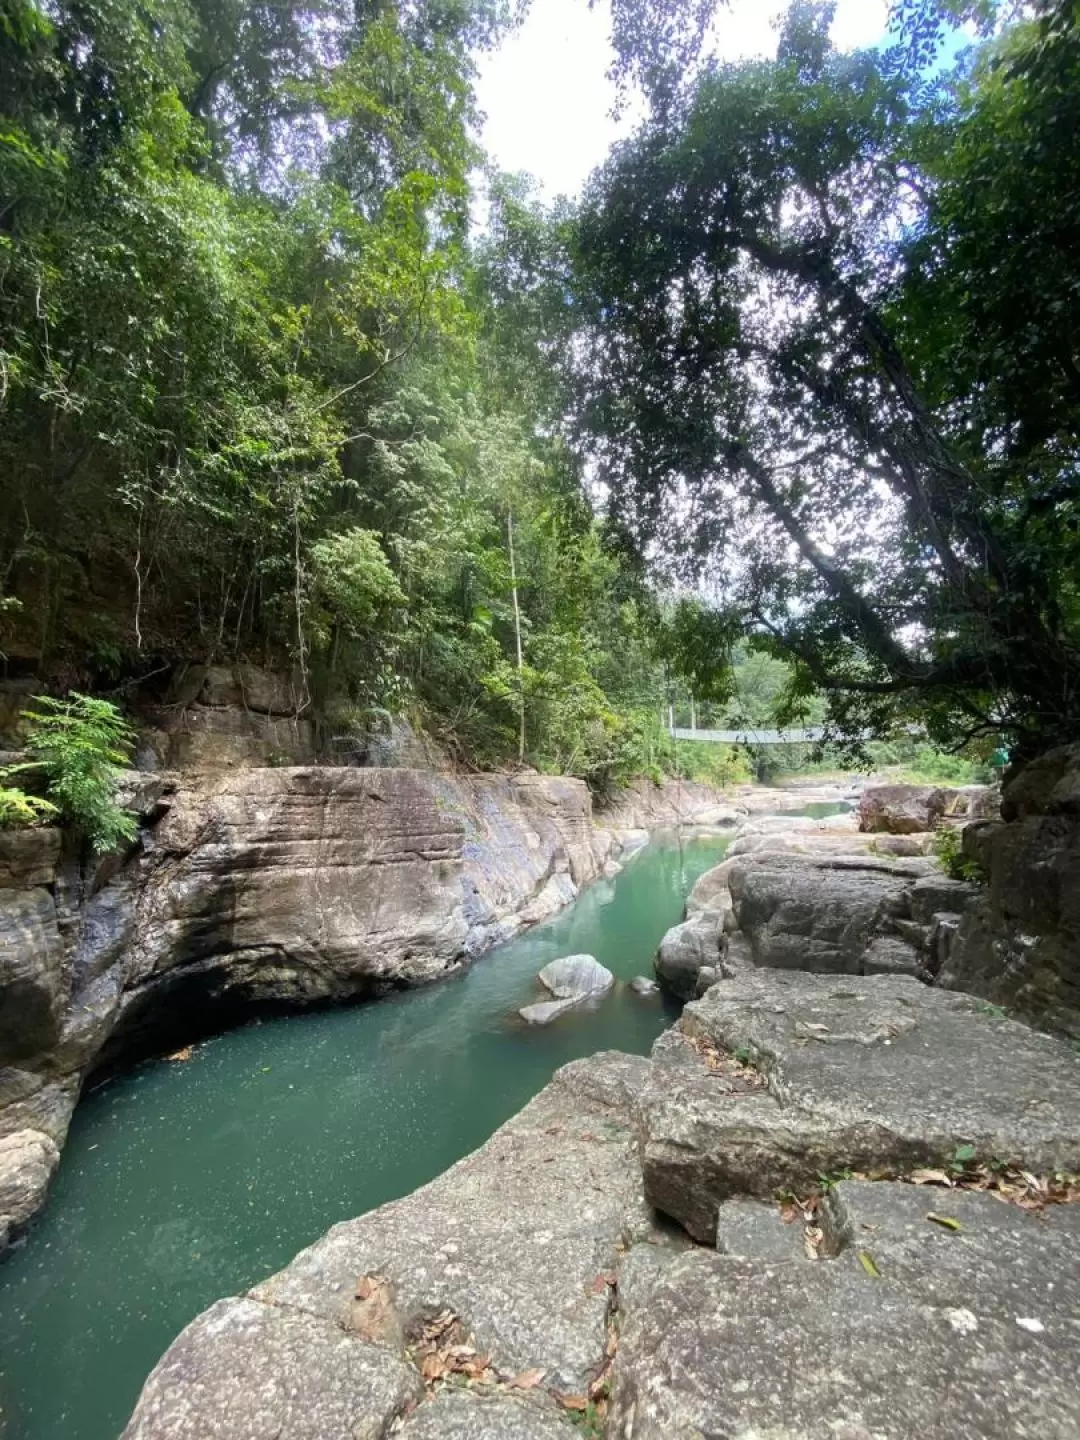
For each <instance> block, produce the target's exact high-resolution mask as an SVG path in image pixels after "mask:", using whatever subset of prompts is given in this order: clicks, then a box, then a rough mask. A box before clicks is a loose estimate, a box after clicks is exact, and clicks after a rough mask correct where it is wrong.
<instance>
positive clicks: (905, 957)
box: [861, 935, 927, 977]
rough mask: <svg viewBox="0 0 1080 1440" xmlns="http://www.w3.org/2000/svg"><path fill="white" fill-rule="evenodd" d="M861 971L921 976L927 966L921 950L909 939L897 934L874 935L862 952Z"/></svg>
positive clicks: (869, 973) (925, 971)
mask: <svg viewBox="0 0 1080 1440" xmlns="http://www.w3.org/2000/svg"><path fill="white" fill-rule="evenodd" d="M861 973H862V974H863V975H917V976H920V977H923V976H925V975H926V974H927V968H926V961H925V957H924V955H923V952H922V950H921V949H919V948H917V947H916V946H915V945H913V944H912V943H911V941H910V940H908V939H905V938H903V937H902V936H899V935H875V936H873V938H872V939H871V940H870V943H869V944H868V945H867V947H866V950H865V952H864V954H863V959H862V966H861Z"/></svg>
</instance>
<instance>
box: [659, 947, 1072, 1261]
mask: <svg viewBox="0 0 1080 1440" xmlns="http://www.w3.org/2000/svg"><path fill="white" fill-rule="evenodd" d="M693 1037H704V1038H705V1039H706V1040H707V1041H708V1042H709V1043H710V1044H712V1045H715V1046H717V1047H719V1049H720V1050H721V1051H727V1052H738V1053H739V1054H740V1055H748V1056H750V1057H751V1058H752V1061H753V1064H754V1065H755V1066H756V1067H757V1068H758V1069H759V1070H760V1071H761V1073H762V1074H763V1076H764V1077H765V1079H766V1080H767V1088H766V1089H758V1090H751V1091H750V1092H748V1093H739V1092H738V1091H737V1090H736V1091H735V1092H734V1093H733V1092H732V1090H731V1088H730V1086H728V1085H727V1083H726V1082H725V1079H724V1077H723V1076H722V1075H720V1076H718V1075H717V1074H715V1073H713V1072H712V1071H711V1070H710V1069H709V1067H708V1065H707V1064H706V1062H705V1060H704V1059H703V1058H702V1056H701V1055H700V1054H699V1053H698V1051H697V1050H696V1049H695V1048H694V1047H693V1045H692V1044H691V1043H690V1042H691V1040H692V1039H693ZM1003 1057H1007V1058H1003ZM1078 1115H1080V1056H1076V1055H1075V1054H1073V1053H1072V1052H1071V1051H1070V1050H1069V1048H1068V1046H1066V1045H1065V1044H1063V1043H1062V1042H1060V1041H1056V1040H1054V1039H1052V1038H1050V1037H1049V1036H1046V1035H1042V1034H1039V1033H1038V1032H1036V1031H1033V1030H1029V1029H1028V1028H1027V1027H1026V1026H1024V1025H1020V1024H1017V1023H1015V1022H1012V1021H1007V1020H1002V1019H999V1018H997V1017H995V1016H993V1015H991V1014H987V1013H985V1009H980V1008H979V1004H978V1002H976V1001H973V1000H971V999H970V998H969V997H967V996H961V995H950V994H948V993H946V992H944V991H940V990H935V989H931V988H929V987H927V986H925V985H921V984H920V983H919V982H918V981H916V980H913V979H911V978H910V977H907V976H875V977H871V978H849V979H845V980H837V979H831V978H829V977H827V976H820V975H803V974H779V973H767V972H763V971H756V972H755V971H751V972H749V973H746V974H742V975H740V976H738V977H737V978H735V979H734V980H731V981H730V982H728V983H725V984H723V985H717V986H714V987H713V988H712V989H711V990H709V991H708V993H707V994H706V995H705V997H704V998H703V999H702V1000H699V1001H697V1002H695V1003H694V1004H692V1005H689V1006H688V1007H687V1009H686V1011H684V1014H683V1018H682V1020H681V1022H680V1029H679V1030H676V1031H670V1032H668V1034H667V1035H664V1036H661V1038H660V1040H659V1041H657V1044H656V1046H655V1048H654V1051H653V1064H652V1068H651V1071H650V1075H649V1080H648V1084H647V1086H646V1090H645V1093H644V1095H643V1098H642V1116H643V1121H642V1123H643V1127H644V1135H645V1140H646V1144H645V1153H644V1176H645V1195H646V1198H647V1199H648V1200H649V1202H650V1203H651V1204H653V1205H655V1206H656V1207H657V1208H658V1209H659V1210H661V1211H663V1212H664V1213H665V1214H667V1215H670V1216H671V1217H672V1218H673V1219H675V1220H678V1221H679V1222H680V1223H681V1224H682V1225H684V1226H685V1227H686V1229H687V1230H688V1231H689V1232H690V1234H691V1235H693V1236H694V1237H695V1238H696V1239H699V1240H703V1241H706V1242H710V1243H711V1242H712V1240H713V1238H714V1235H715V1227H716V1213H717V1207H718V1205H719V1204H720V1203H721V1202H722V1201H723V1200H726V1199H728V1198H730V1197H732V1196H735V1195H740V1194H745V1195H759V1196H767V1195H772V1194H773V1193H775V1192H776V1191H777V1190H779V1189H791V1190H794V1191H795V1192H796V1193H800V1192H801V1190H802V1189H803V1188H804V1187H806V1186H807V1185H809V1184H812V1183H813V1182H814V1180H815V1179H816V1177H817V1176H818V1175H823V1174H826V1175H827V1174H834V1173H836V1172H837V1171H842V1170H845V1169H856V1170H870V1171H873V1172H875V1173H877V1172H880V1171H884V1172H885V1173H893V1174H896V1173H901V1172H904V1171H906V1170H907V1169H910V1168H911V1167H915V1166H919V1165H933V1164H935V1163H936V1164H940V1163H942V1161H943V1160H946V1159H947V1158H948V1157H949V1156H950V1155H951V1154H952V1152H953V1151H954V1149H955V1148H956V1146H957V1145H960V1144H971V1145H973V1146H974V1147H975V1151H976V1154H977V1155H978V1156H979V1157H980V1158H981V1159H984V1160H987V1161H989V1160H991V1159H996V1160H1007V1161H1010V1162H1016V1163H1019V1164H1021V1165H1023V1166H1024V1168H1026V1169H1029V1170H1033V1171H1039V1172H1052V1171H1056V1170H1075V1169H1080V1124H1078V1122H1077V1116H1078Z"/></svg>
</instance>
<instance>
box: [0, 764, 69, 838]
mask: <svg viewBox="0 0 1080 1440" xmlns="http://www.w3.org/2000/svg"><path fill="white" fill-rule="evenodd" d="M8 774H10V771H7V770H5V771H2V772H0V830H22V829H25V828H26V827H27V826H30V825H42V824H45V823H47V822H48V821H49V820H50V819H52V817H53V816H54V815H56V814H57V813H58V812H57V807H56V806H55V805H53V804H51V803H50V802H49V801H48V800H44V799H42V798H41V796H39V795H28V794H27V793H26V791H25V790H20V789H19V788H18V787H17V786H12V785H4V784H3V783H2V782H3V780H4V778H5V777H6V776H7V775H8Z"/></svg>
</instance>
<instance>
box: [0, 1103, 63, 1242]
mask: <svg viewBox="0 0 1080 1440" xmlns="http://www.w3.org/2000/svg"><path fill="white" fill-rule="evenodd" d="M59 1161H60V1151H59V1150H58V1149H57V1147H56V1144H55V1142H54V1141H52V1140H51V1139H50V1138H49V1136H48V1135H45V1134H43V1133H42V1132H41V1131H40V1130H16V1131H15V1133H14V1134H12V1135H5V1136H2V1137H0V1250H2V1249H3V1248H4V1246H5V1245H8V1244H10V1243H11V1241H12V1240H14V1239H16V1238H17V1237H18V1236H19V1235H20V1234H21V1233H22V1232H23V1230H25V1228H26V1226H27V1224H28V1222H29V1221H30V1219H31V1218H32V1217H33V1216H34V1215H35V1214H36V1213H37V1211H38V1210H39V1209H40V1208H41V1206H42V1204H43V1203H44V1201H45V1194H46V1192H47V1190H48V1188H49V1182H50V1180H51V1179H52V1176H53V1171H54V1170H55V1169H56V1167H57V1165H58V1164H59Z"/></svg>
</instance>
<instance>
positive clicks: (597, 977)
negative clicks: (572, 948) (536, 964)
mask: <svg viewBox="0 0 1080 1440" xmlns="http://www.w3.org/2000/svg"><path fill="white" fill-rule="evenodd" d="M536 978H537V979H538V980H539V981H540V984H541V985H543V987H544V989H545V990H550V991H551V993H552V995H554V996H555V998H556V1000H587V999H589V998H590V997H592V996H597V995H606V994H607V992H608V991H609V990H610V989H611V987H612V986H613V985H614V984H615V976H614V975H613V974H612V973H611V971H610V970H609V969H608V968H607V966H606V965H601V964H600V962H599V960H597V959H596V958H595V957H594V956H592V955H563V956H562V957H561V958H560V959H558V960H552V961H551V963H550V964H548V965H545V966H544V968H543V969H542V970H541V971H540V972H539V974H538V975H537V977H536Z"/></svg>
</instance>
